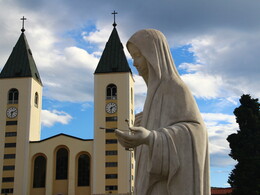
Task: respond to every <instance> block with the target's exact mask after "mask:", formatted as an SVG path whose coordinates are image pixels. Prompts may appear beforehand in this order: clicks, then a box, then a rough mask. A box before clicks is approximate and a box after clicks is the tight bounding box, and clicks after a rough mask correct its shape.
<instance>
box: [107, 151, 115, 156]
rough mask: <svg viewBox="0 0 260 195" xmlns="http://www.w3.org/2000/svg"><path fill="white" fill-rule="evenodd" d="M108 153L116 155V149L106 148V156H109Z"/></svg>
mask: <svg viewBox="0 0 260 195" xmlns="http://www.w3.org/2000/svg"><path fill="white" fill-rule="evenodd" d="M110 155H117V150H108V151H106V156H110Z"/></svg>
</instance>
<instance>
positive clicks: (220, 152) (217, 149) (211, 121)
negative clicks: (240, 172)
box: [202, 113, 238, 166]
mask: <svg viewBox="0 0 260 195" xmlns="http://www.w3.org/2000/svg"><path fill="white" fill-rule="evenodd" d="M202 117H203V119H204V121H205V123H206V126H207V129H208V136H209V149H210V154H211V165H213V166H226V165H234V164H235V161H234V160H232V158H231V157H229V156H228V154H229V153H230V148H229V144H228V141H227V140H226V139H227V137H228V135H230V134H232V133H235V132H236V131H237V130H238V125H237V123H236V120H235V116H234V115H229V114H222V113H202Z"/></svg>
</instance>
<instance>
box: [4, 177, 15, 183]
mask: <svg viewBox="0 0 260 195" xmlns="http://www.w3.org/2000/svg"><path fill="white" fill-rule="evenodd" d="M2 182H3V183H4V182H14V177H3V178H2Z"/></svg>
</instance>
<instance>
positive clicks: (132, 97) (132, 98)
mask: <svg viewBox="0 0 260 195" xmlns="http://www.w3.org/2000/svg"><path fill="white" fill-rule="evenodd" d="M131 103H132V104H133V103H134V94H133V88H132V87H131Z"/></svg>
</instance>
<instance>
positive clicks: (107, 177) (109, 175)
mask: <svg viewBox="0 0 260 195" xmlns="http://www.w3.org/2000/svg"><path fill="white" fill-rule="evenodd" d="M106 179H117V174H106Z"/></svg>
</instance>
